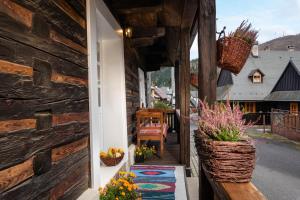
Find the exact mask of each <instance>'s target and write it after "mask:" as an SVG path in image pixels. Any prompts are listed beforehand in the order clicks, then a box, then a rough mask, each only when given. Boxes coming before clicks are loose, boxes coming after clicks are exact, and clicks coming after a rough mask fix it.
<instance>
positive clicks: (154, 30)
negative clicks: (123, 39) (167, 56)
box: [132, 27, 166, 38]
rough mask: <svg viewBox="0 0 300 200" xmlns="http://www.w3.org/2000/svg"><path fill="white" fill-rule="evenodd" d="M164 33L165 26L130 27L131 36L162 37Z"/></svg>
mask: <svg viewBox="0 0 300 200" xmlns="http://www.w3.org/2000/svg"><path fill="white" fill-rule="evenodd" d="M165 34H166V29H165V27H132V38H144V37H153V38H157V37H163V36H165Z"/></svg>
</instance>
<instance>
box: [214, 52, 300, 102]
mask: <svg viewBox="0 0 300 200" xmlns="http://www.w3.org/2000/svg"><path fill="white" fill-rule="evenodd" d="M290 60H292V61H293V63H294V64H295V66H296V68H297V69H298V70H300V51H260V52H259V56H258V57H252V56H250V57H249V58H248V60H247V62H246V64H245V66H244V68H243V69H242V71H241V72H240V74H238V75H237V76H235V75H232V83H230V82H231V81H229V82H228V83H222V84H220V85H219V84H218V88H217V99H218V100H226V98H227V97H228V96H229V98H230V99H231V100H233V101H263V100H264V99H265V98H266V97H267V96H268V95H269V94H270V93H271V91H272V89H273V88H274V86H275V84H276V83H277V81H278V80H279V78H280V76H281V75H282V73H283V71H284V70H285V68H286V66H287V65H288V63H289V61H290ZM254 70H260V71H261V72H263V73H264V75H265V76H264V77H263V82H262V83H259V84H257V83H252V81H251V80H250V79H249V74H251V72H253V71H254ZM222 74H223V76H224V74H227V75H226V77H228V71H225V70H222V72H221V73H220V77H221V76H222ZM219 86H220V87H219ZM221 86H222V87H221ZM224 86H226V87H224Z"/></svg>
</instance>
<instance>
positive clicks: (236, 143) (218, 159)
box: [194, 101, 255, 183]
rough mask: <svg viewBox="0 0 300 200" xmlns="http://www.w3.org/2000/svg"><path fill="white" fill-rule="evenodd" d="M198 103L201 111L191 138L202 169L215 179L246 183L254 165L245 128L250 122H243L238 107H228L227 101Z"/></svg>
mask: <svg viewBox="0 0 300 200" xmlns="http://www.w3.org/2000/svg"><path fill="white" fill-rule="evenodd" d="M200 105H201V108H202V112H201V116H200V118H199V127H198V130H197V131H195V134H194V138H195V145H196V148H197V152H198V155H199V158H200V159H201V162H202V164H203V165H204V166H205V170H207V172H208V174H209V175H210V176H211V177H212V178H213V179H215V180H216V181H220V182H238V183H241V182H249V181H250V180H251V176H252V172H253V170H254V166H255V147H254V144H253V141H252V140H251V139H250V138H249V137H247V136H246V135H245V130H246V129H247V128H248V127H250V126H251V125H252V123H251V124H246V122H245V121H244V120H243V119H242V116H243V113H242V111H241V110H240V107H239V106H238V105H233V106H232V107H231V105H230V103H229V101H227V103H226V104H224V103H215V104H214V105H213V106H209V105H208V104H207V103H206V102H200Z"/></svg>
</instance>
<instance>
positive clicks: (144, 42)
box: [130, 37, 154, 47]
mask: <svg viewBox="0 0 300 200" xmlns="http://www.w3.org/2000/svg"><path fill="white" fill-rule="evenodd" d="M130 41H131V45H132V46H133V47H146V46H151V45H153V44H154V38H152V37H145V38H132V39H131V40H130Z"/></svg>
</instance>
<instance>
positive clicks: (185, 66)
mask: <svg viewBox="0 0 300 200" xmlns="http://www.w3.org/2000/svg"><path fill="white" fill-rule="evenodd" d="M189 36H190V32H189V29H182V30H181V37H180V47H181V59H180V68H179V76H180V82H179V83H180V135H181V138H180V154H181V162H182V163H183V164H185V166H186V168H187V170H188V169H189V168H190V48H189Z"/></svg>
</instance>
